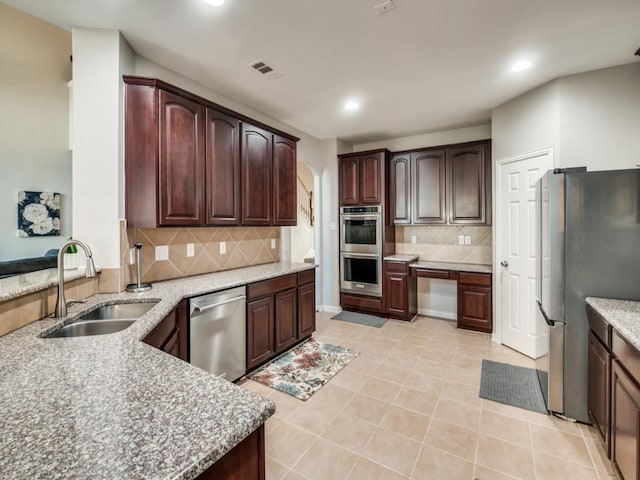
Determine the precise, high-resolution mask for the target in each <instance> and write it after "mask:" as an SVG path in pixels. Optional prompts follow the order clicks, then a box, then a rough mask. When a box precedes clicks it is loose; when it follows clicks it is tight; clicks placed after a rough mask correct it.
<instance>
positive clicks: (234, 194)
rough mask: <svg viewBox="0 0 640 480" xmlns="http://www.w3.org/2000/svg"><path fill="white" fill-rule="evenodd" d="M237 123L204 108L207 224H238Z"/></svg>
mask: <svg viewBox="0 0 640 480" xmlns="http://www.w3.org/2000/svg"><path fill="white" fill-rule="evenodd" d="M239 148H240V120H238V119H237V118H234V117H231V116H229V115H225V114H224V113H221V112H217V111H215V110H212V109H207V148H206V162H205V163H206V167H205V168H206V178H207V182H206V188H205V190H206V198H207V204H206V213H207V225H240V188H241V185H240V151H239Z"/></svg>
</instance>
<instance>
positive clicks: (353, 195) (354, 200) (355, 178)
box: [340, 157, 360, 205]
mask: <svg viewBox="0 0 640 480" xmlns="http://www.w3.org/2000/svg"><path fill="white" fill-rule="evenodd" d="M359 165H360V162H359V161H358V157H347V158H342V159H340V205H358V204H359V203H360V181H359V175H358V172H359V170H360V168H359Z"/></svg>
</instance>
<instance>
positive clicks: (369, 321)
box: [331, 310, 387, 328]
mask: <svg viewBox="0 0 640 480" xmlns="http://www.w3.org/2000/svg"><path fill="white" fill-rule="evenodd" d="M331 319H332V320H342V321H343V322H351V323H358V324H360V325H366V326H368V327H376V328H380V327H382V326H383V325H384V324H385V323H387V319H386V318H381V317H375V316H373V315H367V314H365V313H356V312H347V311H346V310H343V311H341V312H340V313H339V314H337V315H334V316H333V317H331Z"/></svg>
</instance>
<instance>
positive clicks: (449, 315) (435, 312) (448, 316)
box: [418, 308, 458, 320]
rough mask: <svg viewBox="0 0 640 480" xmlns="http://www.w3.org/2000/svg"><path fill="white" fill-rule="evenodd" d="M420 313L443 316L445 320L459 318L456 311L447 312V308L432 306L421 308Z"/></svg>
mask: <svg viewBox="0 0 640 480" xmlns="http://www.w3.org/2000/svg"><path fill="white" fill-rule="evenodd" d="M418 315H423V316H425V317H435V318H443V319H444V320H458V317H456V314H455V313H452V312H447V311H445V310H432V309H430V308H419V309H418Z"/></svg>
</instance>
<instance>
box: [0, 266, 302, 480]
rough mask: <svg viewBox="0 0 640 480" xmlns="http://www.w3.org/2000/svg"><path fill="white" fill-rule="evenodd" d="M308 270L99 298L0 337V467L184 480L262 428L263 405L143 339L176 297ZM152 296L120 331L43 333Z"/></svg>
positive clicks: (222, 277) (250, 270)
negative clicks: (139, 314)
mask: <svg viewBox="0 0 640 480" xmlns="http://www.w3.org/2000/svg"><path fill="white" fill-rule="evenodd" d="M312 268H315V266H314V265H310V264H285V263H274V264H267V265H259V266H255V267H246V268H241V269H237V270H229V271H224V272H217V273H211V274H206V275H199V276H196V277H189V278H184V279H178V280H170V281H165V282H159V283H155V284H154V286H153V289H152V290H150V291H148V292H145V293H142V294H132V293H126V292H123V293H119V294H113V295H106V294H99V295H95V296H93V297H91V298H89V299H88V300H87V303H85V304H81V305H73V306H71V307H70V308H69V317H68V318H67V319H63V320H60V319H51V318H47V319H44V320H40V321H37V322H34V323H32V324H30V325H27V326H26V327H23V328H21V329H19V330H16V331H14V332H12V333H10V334H8V335H5V336H3V337H0V411H1V412H2V414H1V415H0V431H2V437H1V438H0V472H3V474H2V475H0V476H3V478H5V477H4V475H7V474H8V478H12V479H13V478H15V479H33V478H43V479H44V478H46V479H62V478H74V479H83V478H86V479H88V478H118V479H123V478H149V479H151V478H152V479H164V478H166V479H181V480H190V479H193V478H195V477H197V476H198V475H199V474H200V473H202V472H204V471H205V470H206V469H207V468H208V467H209V466H211V465H212V464H213V463H215V462H216V461H217V460H219V459H220V458H221V457H222V456H223V455H224V454H225V453H227V452H228V451H229V450H231V449H232V448H233V447H235V446H236V445H237V444H238V443H239V442H240V441H242V440H243V439H244V438H245V437H247V436H248V435H249V434H251V433H252V432H253V431H254V430H255V429H257V428H258V427H259V426H260V425H262V424H263V423H264V422H265V421H266V420H267V418H269V417H270V416H271V415H272V414H273V413H274V411H275V405H274V404H273V402H271V401H270V400H267V399H265V398H262V397H260V396H259V395H256V394H254V393H252V392H249V391H247V390H245V389H243V388H241V387H238V386H236V385H234V384H231V383H229V382H227V381H225V380H221V379H218V378H216V377H215V376H213V375H211V374H209V373H207V372H205V371H204V370H201V369H199V368H197V367H194V366H191V365H190V364H188V363H186V362H184V361H182V360H179V359H177V358H175V357H172V356H171V355H168V354H166V353H164V352H162V351H160V350H157V349H155V348H153V347H151V346H149V345H146V344H144V343H142V342H141V340H142V339H143V338H144V337H145V336H146V335H147V334H148V333H149V332H150V331H151V330H152V329H153V328H154V327H155V326H156V325H157V324H158V323H159V322H160V321H161V320H162V319H163V318H164V317H165V316H166V315H167V314H168V313H170V312H171V310H173V308H175V307H176V305H177V304H178V303H179V302H180V301H181V300H182V299H183V298H187V297H191V296H196V295H201V294H204V293H209V292H212V291H216V290H223V289H226V288H231V287H235V286H238V285H243V284H246V283H251V282H254V281H259V280H264V279H267V278H273V277H277V276H281V275H286V274H289V273H295V272H299V271H303V270H308V269H312ZM122 301H124V302H137V301H158V303H157V304H156V305H155V306H154V307H153V308H152V309H151V310H150V311H149V312H148V313H146V314H145V315H143V316H142V317H140V319H138V320H137V321H136V322H135V323H134V324H133V325H131V326H130V327H129V328H127V329H126V330H123V331H121V332H118V333H113V334H108V335H99V336H92V337H77V338H52V339H45V338H41V335H43V334H46V333H48V332H51V331H53V330H55V329H57V328H58V327H59V326H60V325H61V324H62V323H70V322H71V321H73V320H74V319H75V318H77V317H78V316H79V315H80V314H82V313H83V312H85V311H87V310H91V309H93V308H95V307H97V306H101V305H107V304H109V303H113V302H122Z"/></svg>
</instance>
